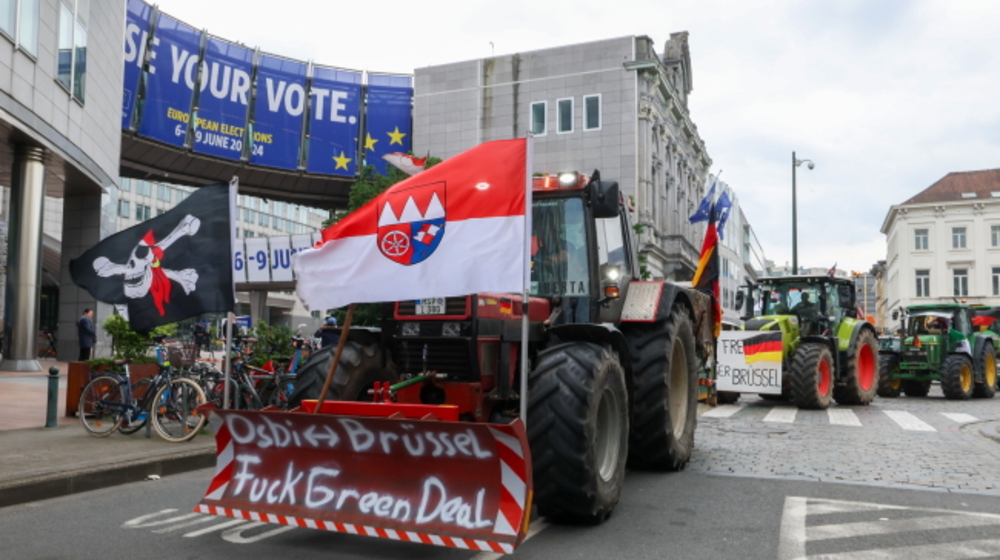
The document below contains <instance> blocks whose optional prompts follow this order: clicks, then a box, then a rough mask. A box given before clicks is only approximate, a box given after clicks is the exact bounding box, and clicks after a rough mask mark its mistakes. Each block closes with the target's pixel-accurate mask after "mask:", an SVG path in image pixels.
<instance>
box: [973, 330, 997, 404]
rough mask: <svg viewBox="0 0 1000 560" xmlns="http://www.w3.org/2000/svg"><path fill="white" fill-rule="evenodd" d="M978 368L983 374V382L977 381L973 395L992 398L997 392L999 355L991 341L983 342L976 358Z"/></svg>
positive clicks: (979, 397)
mask: <svg viewBox="0 0 1000 560" xmlns="http://www.w3.org/2000/svg"><path fill="white" fill-rule="evenodd" d="M976 369H978V370H979V371H980V373H982V375H983V381H982V383H976V386H975V387H974V388H973V389H972V396H973V397H976V398H977V399H992V398H993V395H994V394H996V392H997V355H996V350H994V349H993V344H992V343H991V342H986V343H984V344H983V347H982V350H980V351H979V357H978V359H976Z"/></svg>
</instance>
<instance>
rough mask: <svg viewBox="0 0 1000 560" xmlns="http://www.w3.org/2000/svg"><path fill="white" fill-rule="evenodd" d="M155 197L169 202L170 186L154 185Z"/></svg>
mask: <svg viewBox="0 0 1000 560" xmlns="http://www.w3.org/2000/svg"><path fill="white" fill-rule="evenodd" d="M156 198H158V199H160V200H162V201H164V202H170V198H171V197H170V187H168V186H166V185H162V184H160V185H156Z"/></svg>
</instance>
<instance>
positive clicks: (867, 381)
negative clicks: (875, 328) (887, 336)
mask: <svg viewBox="0 0 1000 560" xmlns="http://www.w3.org/2000/svg"><path fill="white" fill-rule="evenodd" d="M878 376H879V363H878V338H876V337H875V333H874V332H872V331H871V330H869V329H867V328H865V329H863V330H862V331H861V332H859V333H858V338H856V339H855V340H854V348H853V351H852V352H851V353H850V357H849V358H848V359H847V366H846V367H845V368H844V385H843V386H841V387H835V388H834V390H833V398H834V399H835V400H836V401H837V402H838V403H839V404H869V403H870V402H872V401H873V400H874V399H875V392H876V391H877V390H878Z"/></svg>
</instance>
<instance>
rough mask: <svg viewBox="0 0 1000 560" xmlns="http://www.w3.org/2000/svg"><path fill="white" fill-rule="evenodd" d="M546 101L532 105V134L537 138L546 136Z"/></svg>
mask: <svg viewBox="0 0 1000 560" xmlns="http://www.w3.org/2000/svg"><path fill="white" fill-rule="evenodd" d="M545 109H546V103H545V101H539V102H537V103H532V104H531V133H532V134H534V135H535V136H545V113H546V110H545Z"/></svg>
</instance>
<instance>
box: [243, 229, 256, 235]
mask: <svg viewBox="0 0 1000 560" xmlns="http://www.w3.org/2000/svg"><path fill="white" fill-rule="evenodd" d="M243 235H244V236H246V237H253V235H254V233H253V232H252V231H250V230H246V231H244V232H243Z"/></svg>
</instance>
